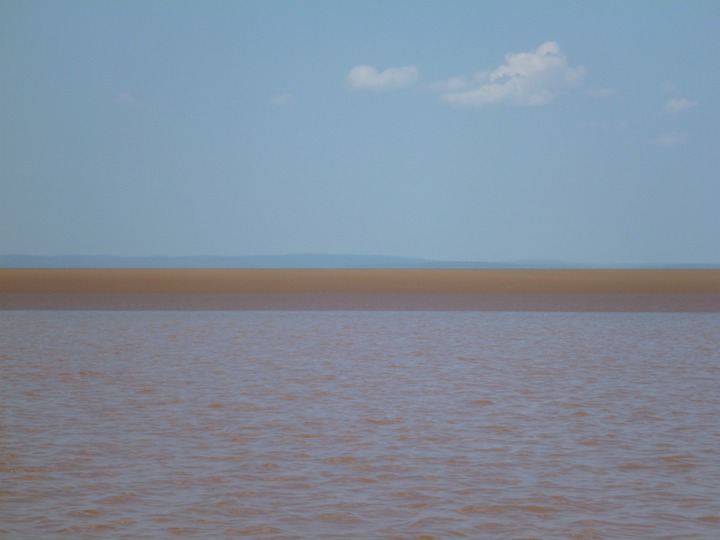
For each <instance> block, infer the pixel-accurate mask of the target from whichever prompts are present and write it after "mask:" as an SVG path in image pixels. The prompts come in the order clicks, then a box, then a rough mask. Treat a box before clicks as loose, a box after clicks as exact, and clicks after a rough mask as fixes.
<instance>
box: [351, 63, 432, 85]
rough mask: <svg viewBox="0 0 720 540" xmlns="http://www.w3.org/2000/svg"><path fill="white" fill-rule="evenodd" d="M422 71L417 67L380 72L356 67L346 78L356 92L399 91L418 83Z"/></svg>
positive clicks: (365, 67) (370, 67)
mask: <svg viewBox="0 0 720 540" xmlns="http://www.w3.org/2000/svg"><path fill="white" fill-rule="evenodd" d="M419 76H420V71H419V70H418V68H416V67H415V66H402V67H391V68H387V69H385V70H383V71H378V70H377V69H375V68H374V67H372V66H364V65H363V66H355V67H354V68H352V69H351V70H350V73H348V74H347V77H345V82H346V84H347V85H348V86H350V88H353V89H354V90H373V91H385V90H397V89H399V88H405V87H408V86H411V85H412V84H414V83H415V81H417V79H418V77H419Z"/></svg>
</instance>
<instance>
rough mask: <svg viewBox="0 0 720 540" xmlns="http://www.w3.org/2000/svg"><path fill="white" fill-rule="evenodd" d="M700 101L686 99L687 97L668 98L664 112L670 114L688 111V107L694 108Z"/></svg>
mask: <svg viewBox="0 0 720 540" xmlns="http://www.w3.org/2000/svg"><path fill="white" fill-rule="evenodd" d="M697 104H698V102H697V101H693V100H692V99H685V98H672V99H668V100H667V101H666V102H665V107H663V112H665V113H668V114H679V113H681V112H683V111H686V110H687V109H692V108H693V107H697Z"/></svg>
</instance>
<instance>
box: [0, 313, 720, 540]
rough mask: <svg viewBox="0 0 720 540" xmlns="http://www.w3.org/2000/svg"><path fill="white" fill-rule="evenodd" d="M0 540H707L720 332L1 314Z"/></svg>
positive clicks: (568, 318) (531, 322)
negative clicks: (240, 539)
mask: <svg viewBox="0 0 720 540" xmlns="http://www.w3.org/2000/svg"><path fill="white" fill-rule="evenodd" d="M0 361H1V363H0V365H1V366H2V378H1V380H0V396H1V400H2V416H1V421H2V424H1V429H2V431H1V432H0V436H1V437H2V439H1V440H2V445H1V446H0V536H2V537H3V538H13V539H14V538H23V539H24V538H28V539H29V538H33V539H44V538H65V537H66V538H153V539H155V538H173V537H176V536H177V537H182V536H186V537H193V538H233V537H246V538H287V539H291V538H398V539H400V538H402V539H405V538H407V539H412V538H418V539H420V538H423V539H431V538H443V539H444V538H717V537H718V531H719V530H720V455H719V451H718V448H720V433H719V431H720V429H719V427H718V417H719V414H720V392H719V391H718V389H719V388H720V316H718V315H717V314H693V313H684V314H668V313H654V314H641V313H634V314H633V313H582V314H580V313H499V312H495V313H472V312H463V313H453V312H60V311H58V312H39V311H35V312H32V311H30V312H0Z"/></svg>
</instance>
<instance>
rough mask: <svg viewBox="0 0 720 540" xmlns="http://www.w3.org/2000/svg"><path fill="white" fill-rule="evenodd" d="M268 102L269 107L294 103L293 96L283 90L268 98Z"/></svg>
mask: <svg viewBox="0 0 720 540" xmlns="http://www.w3.org/2000/svg"><path fill="white" fill-rule="evenodd" d="M268 103H269V105H270V106H271V107H287V106H289V105H292V104H294V103H295V96H294V95H293V94H291V93H290V92H283V93H282V94H278V95H277V96H273V97H272V98H270V101H268Z"/></svg>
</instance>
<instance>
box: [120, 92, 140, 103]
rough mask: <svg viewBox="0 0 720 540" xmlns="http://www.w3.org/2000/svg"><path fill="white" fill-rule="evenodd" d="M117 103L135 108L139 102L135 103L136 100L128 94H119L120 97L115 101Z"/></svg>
mask: <svg viewBox="0 0 720 540" xmlns="http://www.w3.org/2000/svg"><path fill="white" fill-rule="evenodd" d="M115 103H118V104H120V105H129V106H133V105H136V104H137V102H136V101H135V98H134V97H132V96H131V95H130V94H128V93H126V92H123V93H122V94H118V97H117V99H116V100H115Z"/></svg>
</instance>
